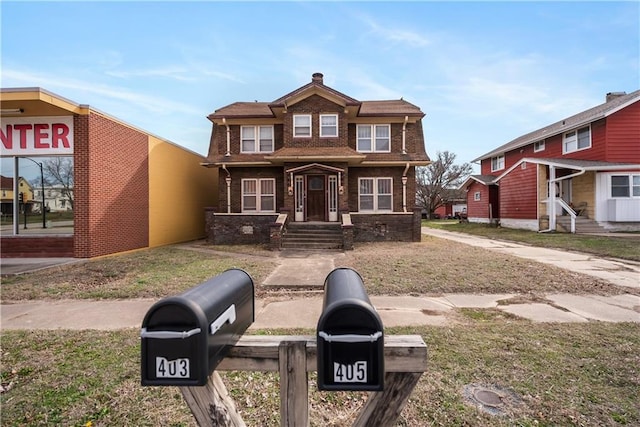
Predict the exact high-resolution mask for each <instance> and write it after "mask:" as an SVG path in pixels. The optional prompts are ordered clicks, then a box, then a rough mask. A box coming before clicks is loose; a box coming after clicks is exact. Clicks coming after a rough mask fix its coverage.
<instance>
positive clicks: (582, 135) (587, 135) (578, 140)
mask: <svg viewBox="0 0 640 427" xmlns="http://www.w3.org/2000/svg"><path fill="white" fill-rule="evenodd" d="M590 147H591V128H590V127H589V126H585V127H583V128H580V129H578V130H572V131H571V132H567V133H565V134H564V138H563V141H562V153H563V154H567V153H572V152H574V151H578V150H584V149H587V148H590Z"/></svg>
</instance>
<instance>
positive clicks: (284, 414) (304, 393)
mask: <svg viewBox="0 0 640 427" xmlns="http://www.w3.org/2000/svg"><path fill="white" fill-rule="evenodd" d="M316 357H317V347H316V339H315V336H267V335H244V336H242V337H241V338H240V340H238V342H237V343H236V345H235V346H233V347H232V348H231V349H230V350H229V354H228V355H227V357H225V358H224V359H223V360H222V361H221V362H220V364H219V365H218V367H217V368H216V369H217V370H219V371H264V372H280V415H281V417H280V425H282V426H287V427H289V426H295V427H299V426H303V427H304V426H308V425H309V386H308V374H307V373H308V372H313V371H315V370H316V366H317V365H316ZM384 358H385V370H386V373H385V389H384V391H381V392H375V393H370V394H369V399H368V400H367V403H366V404H365V406H364V408H363V409H362V412H361V414H360V415H359V416H358V418H357V420H356V422H355V423H354V426H392V425H394V423H395V422H396V420H397V419H398V417H399V416H400V413H401V412H402V408H403V407H404V405H405V404H406V403H407V401H408V399H409V396H410V395H411V392H412V391H413V389H414V387H415V386H416V384H417V383H418V380H419V379H420V376H421V375H422V373H423V372H425V371H426V369H427V346H426V345H425V343H424V341H423V340H422V337H420V336H419V335H390V336H386V337H385V342H384ZM180 390H181V391H182V395H183V396H184V399H185V401H186V403H187V405H188V406H189V408H190V409H191V412H192V413H193V416H194V417H195V419H196V421H197V423H198V425H199V426H207V427H209V426H233V427H236V426H245V424H244V421H243V420H242V417H240V415H239V414H238V412H237V410H236V407H235V403H234V402H233V400H232V399H231V398H230V397H229V394H228V393H227V390H226V388H225V386H224V384H223V383H222V379H221V378H220V376H219V375H218V374H217V373H216V372H214V373H213V374H212V375H211V377H210V378H209V382H208V383H207V385H205V386H203V387H180Z"/></svg>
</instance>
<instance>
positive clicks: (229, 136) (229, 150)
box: [222, 117, 231, 173]
mask: <svg viewBox="0 0 640 427" xmlns="http://www.w3.org/2000/svg"><path fill="white" fill-rule="evenodd" d="M222 124H223V125H225V127H226V128H227V152H226V153H225V154H224V156H225V157H229V156H231V129H230V128H229V125H228V124H227V119H226V118H224V117H223V118H222ZM225 170H226V169H225ZM227 173H229V171H227Z"/></svg>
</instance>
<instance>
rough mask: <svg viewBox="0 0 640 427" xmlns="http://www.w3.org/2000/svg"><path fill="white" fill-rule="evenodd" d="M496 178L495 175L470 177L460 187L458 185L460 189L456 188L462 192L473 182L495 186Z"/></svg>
mask: <svg viewBox="0 0 640 427" xmlns="http://www.w3.org/2000/svg"><path fill="white" fill-rule="evenodd" d="M496 178H497V176H495V175H470V176H469V178H467V179H466V180H465V181H464V182H463V183H462V185H460V187H458V189H459V190H464V189H465V188H467V187H468V186H469V185H471V184H472V183H474V182H478V183H480V184H482V185H491V184H495V181H496Z"/></svg>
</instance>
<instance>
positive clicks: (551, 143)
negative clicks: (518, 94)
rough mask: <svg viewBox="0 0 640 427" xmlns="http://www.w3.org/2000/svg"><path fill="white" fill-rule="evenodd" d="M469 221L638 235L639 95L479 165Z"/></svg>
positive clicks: (533, 136) (614, 97)
mask: <svg viewBox="0 0 640 427" xmlns="http://www.w3.org/2000/svg"><path fill="white" fill-rule="evenodd" d="M474 162H480V168H481V171H480V172H481V173H480V174H479V175H473V176H471V177H470V178H469V179H467V181H466V182H465V183H464V184H463V185H462V188H463V189H465V190H466V191H467V210H468V218H469V221H473V222H487V223H488V222H499V223H500V224H501V225H503V226H506V227H512V228H524V229H530V230H535V231H552V230H553V231H556V230H557V231H570V232H596V231H605V230H610V231H614V230H640V90H639V91H635V92H632V93H629V94H626V93H624V92H618V93H609V94H607V96H606V102H604V103H603V104H600V105H598V106H596V107H593V108H590V109H588V110H585V111H582V112H580V113H578V114H575V115H573V116H571V117H567V118H565V119H562V120H560V121H558V122H556V123H553V124H551V125H549V126H545V127H543V128H541V129H538V130H535V131H533V132H530V133H528V134H526V135H523V136H521V137H519V138H516V139H514V140H513V141H511V142H508V143H507V144H505V145H502V146H500V147H498V148H496V149H494V150H491V151H490V152H488V153H486V154H484V155H482V156H480V157H479V158H477V159H475V160H474Z"/></svg>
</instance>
